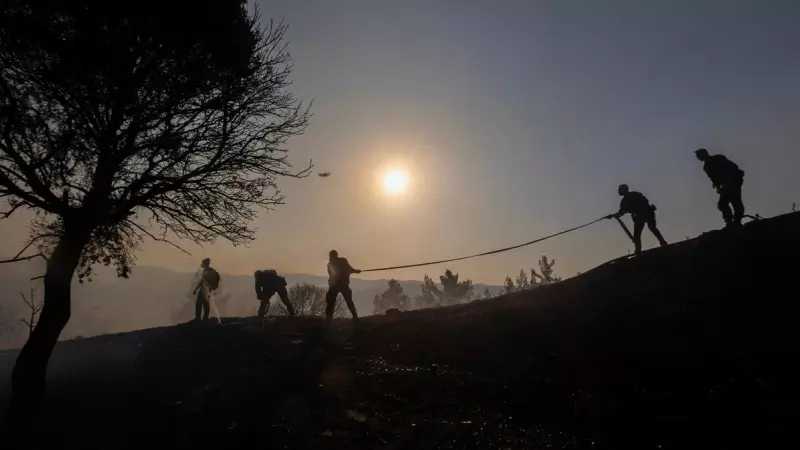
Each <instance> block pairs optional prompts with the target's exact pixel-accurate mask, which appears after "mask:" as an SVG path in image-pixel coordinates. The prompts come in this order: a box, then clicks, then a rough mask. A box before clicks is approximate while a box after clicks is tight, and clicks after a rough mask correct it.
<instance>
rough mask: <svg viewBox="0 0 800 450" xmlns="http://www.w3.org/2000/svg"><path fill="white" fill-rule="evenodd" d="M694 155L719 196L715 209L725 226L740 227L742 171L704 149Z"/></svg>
mask: <svg viewBox="0 0 800 450" xmlns="http://www.w3.org/2000/svg"><path fill="white" fill-rule="evenodd" d="M694 154H695V156H697V159H699V160H700V161H702V162H703V171H704V172H705V173H706V175H708V178H709V179H710V180H711V185H712V186H713V187H714V189H716V190H717V193H718V194H719V201H718V202H717V209H719V210H720V212H722V219H723V220H724V221H725V226H726V227H738V226H741V225H742V218H743V217H744V203H742V185H743V184H744V170H742V169H740V168H739V166H737V165H736V163H734V162H733V161H731V160H730V159H728V158H726V157H725V156H724V155H710V154H709V153H708V150H706V149H704V148H700V149H697V150H696V151H695V152H694ZM731 207H733V208H732V209H733V210H731Z"/></svg>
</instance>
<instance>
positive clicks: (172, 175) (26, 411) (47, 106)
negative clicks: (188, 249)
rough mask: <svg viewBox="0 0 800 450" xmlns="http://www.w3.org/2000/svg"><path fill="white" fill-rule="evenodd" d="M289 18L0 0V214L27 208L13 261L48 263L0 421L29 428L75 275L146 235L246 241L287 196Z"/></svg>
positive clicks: (173, 5)
mask: <svg viewBox="0 0 800 450" xmlns="http://www.w3.org/2000/svg"><path fill="white" fill-rule="evenodd" d="M285 30H286V27H285V26H284V25H282V24H279V25H275V24H272V23H270V24H269V26H268V27H267V28H266V29H262V28H261V27H260V26H259V18H258V15H257V12H256V13H255V14H250V13H248V10H247V5H246V2H245V1H244V0H211V1H209V2H205V3H204V4H203V7H197V4H196V2H192V1H189V0H171V1H168V2H163V1H160V2H156V1H155V0H136V1H133V0H122V1H117V2H113V7H112V6H111V3H109V2H105V1H103V0H70V1H62V0H37V1H30V0H28V1H26V0H6V1H5V2H4V5H3V8H2V9H1V10H0V203H1V201H3V200H4V201H5V202H6V203H7V204H8V209H7V210H4V211H0V218H6V217H8V216H10V215H11V214H13V213H14V212H15V211H17V210H19V209H21V208H22V209H30V210H32V211H34V212H35V214H36V219H35V220H34V221H33V223H32V227H31V229H32V233H31V239H30V241H29V242H28V244H27V245H25V247H24V248H23V249H22V250H21V251H20V252H19V253H18V254H17V256H16V257H14V258H12V259H11V260H9V261H20V260H25V259H31V258H34V257H37V256H43V257H45V258H46V260H47V269H46V273H45V275H44V277H43V279H44V303H43V307H42V310H41V314H40V316H39V321H38V323H37V324H36V327H35V328H34V330H33V333H32V334H31V336H30V338H29V339H28V341H27V343H26V344H25V346H24V347H23V349H22V351H21V352H20V354H19V356H18V358H17V363H16V365H15V368H14V372H13V375H12V382H13V394H12V398H11V401H10V403H9V407H8V408H9V409H8V410H7V412H6V414H5V417H6V418H7V420H5V421H4V424H3V426H4V429H6V430H11V429H14V430H16V431H19V432H22V433H30V432H31V424H32V423H33V422H34V420H35V416H36V414H37V413H38V412H39V411H40V409H41V406H42V404H43V401H44V388H45V373H46V368H47V362H48V360H49V357H50V354H51V352H52V349H53V347H54V346H55V343H56V341H57V340H58V336H59V334H60V333H61V331H62V330H63V328H64V326H65V325H66V324H67V322H68V321H69V318H70V303H71V301H70V285H71V281H72V279H73V276H74V275H75V274H76V273H77V276H78V279H79V280H83V279H85V278H88V277H89V276H90V275H91V273H92V272H91V268H92V265H93V264H97V263H101V264H105V265H114V266H115V267H116V269H117V273H118V275H119V276H122V277H126V276H127V275H128V273H129V272H130V270H131V268H132V267H133V265H134V263H135V251H136V250H137V249H138V248H139V246H140V244H141V243H142V241H143V239H145V238H148V237H149V238H152V239H155V240H158V241H163V242H167V243H170V244H171V245H174V246H175V247H177V248H180V247H179V246H178V245H177V244H176V243H174V242H173V241H174V239H175V238H177V239H185V240H189V241H191V242H196V243H210V242H214V241H215V240H216V239H218V238H220V237H222V238H224V239H227V240H228V241H230V242H231V243H233V244H234V245H237V244H242V243H246V242H248V241H250V240H252V239H253V238H254V233H255V230H254V229H253V228H252V227H250V225H249V224H250V222H251V220H252V219H254V218H255V217H256V215H257V214H258V210H259V209H261V208H270V207H272V206H274V205H277V204H281V203H282V202H283V196H282V195H281V193H280V191H279V190H278V186H277V179H278V178H279V177H281V176H289V177H302V176H305V175H307V174H308V173H309V170H310V165H309V168H308V169H306V170H304V171H299V172H295V171H292V169H291V165H290V164H289V162H288V160H287V158H286V148H285V143H286V141H287V139H289V138H290V137H292V136H295V135H299V134H302V132H303V131H304V130H305V128H306V126H307V125H308V120H309V113H308V109H307V107H305V106H304V105H302V103H301V102H300V101H299V100H297V99H296V98H295V97H294V96H293V95H292V94H291V93H289V92H288V91H287V87H288V86H289V84H290V80H289V75H290V72H291V69H292V66H291V64H290V58H289V54H288V53H287V52H286V47H285V43H284V32H285ZM171 239H172V240H171ZM29 249H36V250H38V252H36V253H35V254H26V252H27V251H29ZM4 262H8V261H4Z"/></svg>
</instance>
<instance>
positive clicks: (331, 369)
mask: <svg viewBox="0 0 800 450" xmlns="http://www.w3.org/2000/svg"><path fill="white" fill-rule="evenodd" d="M798 232H800V214H791V215H786V216H781V217H778V218H774V219H769V220H762V221H758V222H753V223H750V224H748V225H747V226H745V227H744V228H742V229H738V230H734V231H726V232H712V233H708V234H706V235H704V236H701V237H700V238H698V239H695V240H691V241H686V242H683V243H680V244H676V245H673V246H670V247H668V248H665V249H656V250H654V251H651V252H647V253H645V254H644V255H643V256H641V257H639V258H636V259H630V260H619V261H615V262H613V263H609V264H606V265H604V266H601V267H598V268H596V269H594V270H592V271H590V272H588V273H585V274H583V275H581V276H579V277H576V278H573V279H570V280H567V281H565V282H563V283H561V284H558V285H555V286H551V287H548V288H542V289H539V290H535V291H529V292H524V293H519V294H516V295H512V296H506V297H502V298H498V299H495V300H488V301H481V302H474V303H472V304H469V305H464V306H459V307H452V308H442V309H437V310H423V311H415V312H410V313H403V314H400V315H398V316H396V317H370V318H367V319H366V320H363V321H362V323H361V324H360V326H358V327H352V326H351V324H350V323H349V321H343V320H340V321H337V322H336V324H335V327H334V329H333V330H332V331H330V332H328V331H326V330H325V329H324V328H323V327H322V326H321V321H319V320H315V319H294V320H291V319H279V320H277V321H275V322H272V323H270V324H269V326H267V327H266V328H264V329H260V328H259V327H257V325H256V323H255V322H254V321H253V320H252V319H230V320H228V321H227V322H225V323H224V324H223V325H221V326H220V325H217V324H213V325H205V326H197V325H191V324H187V325H182V326H175V327H170V328H162V329H152V330H144V331H140V332H136V333H127V334H120V335H110V336H102V337H97V338H91V339H83V340H76V341H68V342H64V343H61V344H59V345H58V347H57V350H56V353H55V355H54V360H53V363H52V364H51V377H50V390H49V399H50V403H49V410H48V414H49V419H48V420H47V421H44V422H43V423H41V424H40V426H41V430H42V438H43V439H45V440H46V442H45V443H46V444H47V445H46V447H47V448H67V447H71V448H82V449H95V448H98V449H99V448H107V449H120V448H169V449H182V448H186V449H189V448H194V449H196V448H247V449H252V448H312V449H322V448H330V449H346V448H347V449H350V448H393V449H415V448H454V449H456V448H476V449H479V448H480V449H484V448H497V449H506V448H510V449H530V448H569V449H573V448H575V449H686V448H697V449H712V448H726V449H727V448H741V449H778V448H796V447H795V446H796V445H797V444H796V441H797V439H796V438H795V437H794V436H793V434H796V430H797V423H798V408H799V407H800V402H798V397H799V396H798V393H799V392H800V388H798V386H799V385H800V358H798V353H799V352H798V344H800V339H798V337H800V326H798V321H799V320H800V316H798V312H800V307H799V306H798V301H800V295H798V293H800V274H799V273H798V270H797V269H798V266H799V265H798V263H797V257H798V255H800V239H798ZM112 300H113V299H109V301H112ZM14 356H15V354H14V352H4V353H0V367H1V368H2V370H3V371H4V372H7V371H8V370H10V365H11V364H12V363H13V358H14ZM4 376H6V375H4ZM3 383H4V384H6V386H5V387H4V389H7V382H6V381H5V379H4V381H3ZM3 395H6V394H5V393H4V394H3ZM1 445H3V444H2V443H0V446H1Z"/></svg>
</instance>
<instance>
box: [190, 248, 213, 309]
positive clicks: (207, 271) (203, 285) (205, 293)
mask: <svg viewBox="0 0 800 450" xmlns="http://www.w3.org/2000/svg"><path fill="white" fill-rule="evenodd" d="M200 267H201V268H202V272H201V273H200V282H199V283H197V287H196V288H194V291H193V292H192V293H193V294H195V293H196V294H197V301H196V302H195V304H194V319H195V320H197V321H199V320H200V312H201V311H202V313H203V317H202V319H203V320H208V314H209V313H210V312H211V303H210V302H209V300H210V298H211V292H213V291H214V290H215V289H217V287H219V273H218V272H217V271H216V270H214V269H213V268H211V260H210V259H208V258H206V259H204V260H203V262H202V263H200Z"/></svg>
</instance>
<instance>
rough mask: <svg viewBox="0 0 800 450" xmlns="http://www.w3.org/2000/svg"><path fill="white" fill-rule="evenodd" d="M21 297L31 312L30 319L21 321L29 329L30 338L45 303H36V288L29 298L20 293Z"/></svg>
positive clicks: (32, 290)
mask: <svg viewBox="0 0 800 450" xmlns="http://www.w3.org/2000/svg"><path fill="white" fill-rule="evenodd" d="M19 296H20V297H22V301H23V302H25V305H26V306H27V307H28V311H30V316H29V317H28V318H26V319H20V320H21V321H22V323H24V324H25V326H27V327H28V336H30V335H31V334H33V329H34V327H35V326H36V317H37V316H38V315H39V312H40V311H41V310H42V306H43V303H42V302H37V301H36V290H35V289H34V288H31V291H30V294H29V295H28V297H25V294H24V293H22V292H20V293H19Z"/></svg>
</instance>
